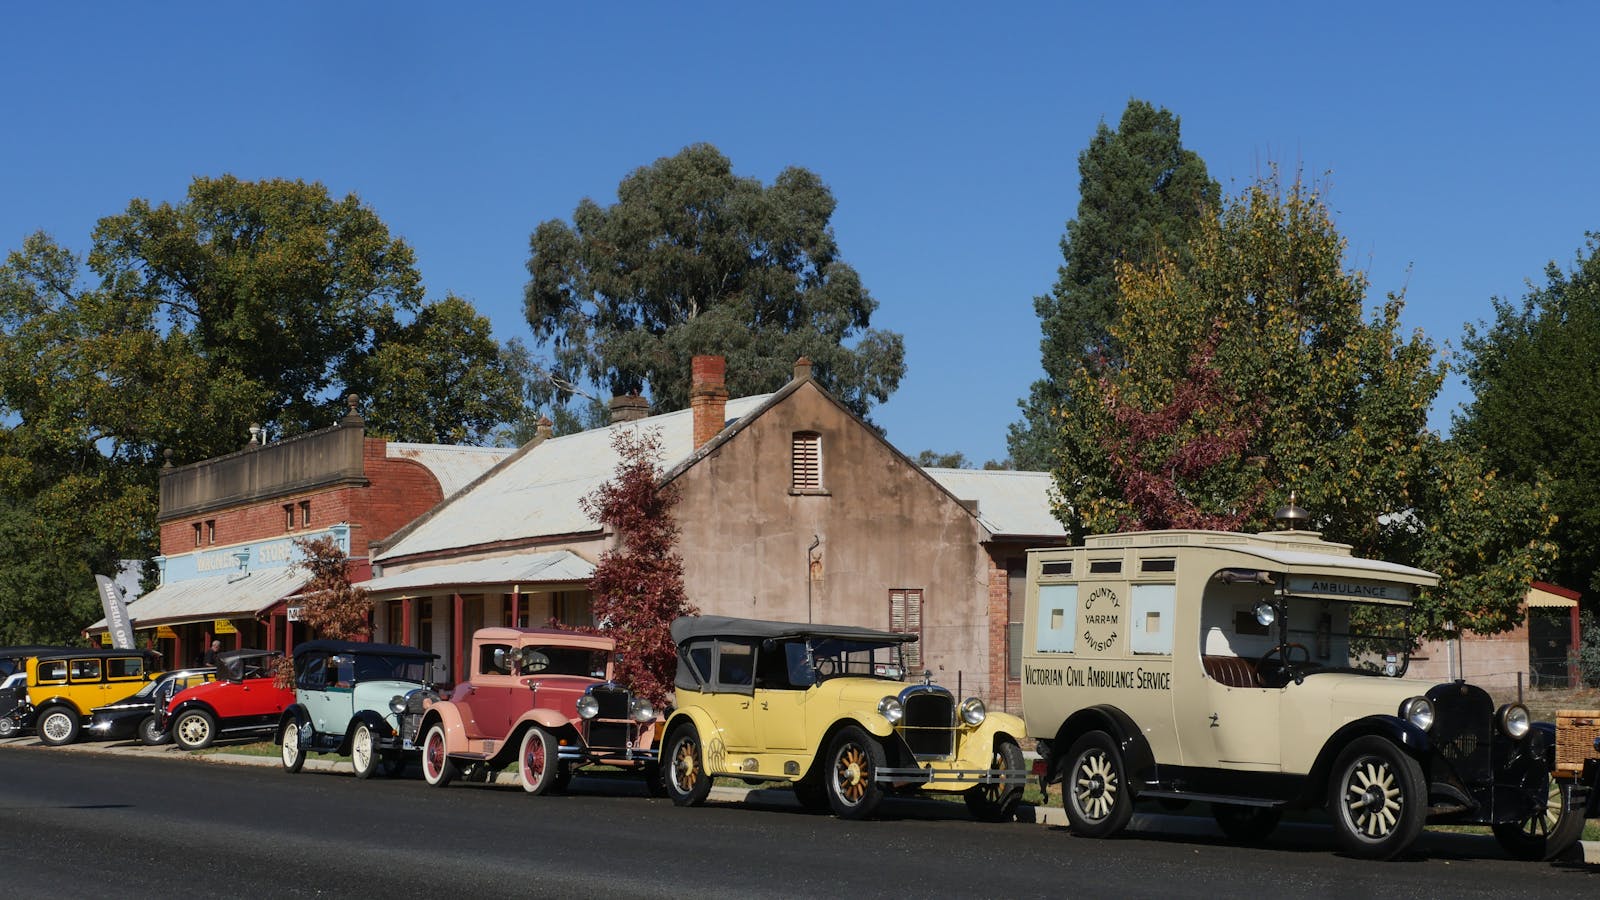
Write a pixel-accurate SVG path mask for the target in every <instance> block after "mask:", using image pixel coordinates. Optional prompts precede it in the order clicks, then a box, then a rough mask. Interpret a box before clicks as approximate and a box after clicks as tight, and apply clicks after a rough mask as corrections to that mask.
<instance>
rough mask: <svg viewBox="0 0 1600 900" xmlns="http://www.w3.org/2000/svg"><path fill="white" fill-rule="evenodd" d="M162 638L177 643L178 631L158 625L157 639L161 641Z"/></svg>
mask: <svg viewBox="0 0 1600 900" xmlns="http://www.w3.org/2000/svg"><path fill="white" fill-rule="evenodd" d="M162 638H165V639H166V640H169V641H175V640H177V639H178V633H177V632H176V631H173V630H172V629H171V628H168V627H167V626H165V625H157V626H156V639H157V640H160V639H162Z"/></svg>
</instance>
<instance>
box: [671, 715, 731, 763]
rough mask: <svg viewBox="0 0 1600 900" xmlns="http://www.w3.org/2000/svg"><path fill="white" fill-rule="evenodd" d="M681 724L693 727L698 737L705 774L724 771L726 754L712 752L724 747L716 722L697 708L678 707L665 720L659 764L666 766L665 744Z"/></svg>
mask: <svg viewBox="0 0 1600 900" xmlns="http://www.w3.org/2000/svg"><path fill="white" fill-rule="evenodd" d="M681 722H688V723H689V724H691V725H693V726H694V730H695V731H696V732H697V733H698V734H699V735H700V758H701V759H702V760H704V765H705V767H706V772H707V774H712V773H715V772H720V771H724V763H725V762H726V760H727V753H726V751H725V750H714V748H721V747H723V746H724V745H723V742H722V737H721V733H720V730H719V729H718V728H717V723H716V720H715V719H712V718H711V714H710V713H708V712H706V711H705V710H704V709H702V708H700V707H698V706H680V707H678V708H677V709H676V710H674V711H673V713H672V715H671V716H669V717H668V718H667V729H666V731H664V732H662V734H663V735H664V737H663V739H662V740H663V744H662V747H661V764H662V765H666V763H667V759H666V754H667V753H669V752H670V749H669V748H668V747H667V746H666V744H665V742H666V741H669V740H671V739H672V732H673V730H674V729H676V728H677V727H678V725H679V723H681Z"/></svg>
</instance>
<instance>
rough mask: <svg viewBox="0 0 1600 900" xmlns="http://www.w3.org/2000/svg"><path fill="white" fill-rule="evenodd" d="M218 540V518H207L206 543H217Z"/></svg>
mask: <svg viewBox="0 0 1600 900" xmlns="http://www.w3.org/2000/svg"><path fill="white" fill-rule="evenodd" d="M216 542H217V520H216V519H207V520H206V543H208V544H215V543H216Z"/></svg>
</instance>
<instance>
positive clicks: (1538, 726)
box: [1528, 722, 1556, 772]
mask: <svg viewBox="0 0 1600 900" xmlns="http://www.w3.org/2000/svg"><path fill="white" fill-rule="evenodd" d="M1535 736H1537V737H1541V738H1543V739H1544V747H1543V751H1544V752H1543V754H1542V755H1543V756H1544V764H1545V768H1547V769H1549V770H1550V771H1552V772H1554V771H1555V769H1556V726H1555V725H1554V724H1552V723H1550V722H1534V723H1533V726H1532V727H1531V728H1529V729H1528V737H1535Z"/></svg>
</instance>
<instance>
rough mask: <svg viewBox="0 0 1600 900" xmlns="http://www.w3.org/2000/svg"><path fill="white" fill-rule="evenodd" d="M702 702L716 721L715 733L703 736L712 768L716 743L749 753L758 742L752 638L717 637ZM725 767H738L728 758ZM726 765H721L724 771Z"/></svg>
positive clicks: (727, 748)
mask: <svg viewBox="0 0 1600 900" xmlns="http://www.w3.org/2000/svg"><path fill="white" fill-rule="evenodd" d="M706 687H707V693H705V694H704V695H702V697H701V701H700V702H701V705H702V706H703V707H705V709H706V711H707V712H709V713H711V715H712V718H714V719H715V720H716V722H717V734H716V735H714V736H712V735H708V736H706V739H705V740H706V759H707V763H708V765H709V766H710V767H711V768H713V769H719V768H723V766H722V765H719V764H718V762H717V760H718V756H719V754H718V745H720V746H721V749H722V750H723V751H725V752H726V753H729V754H732V753H749V752H751V751H753V750H755V749H756V748H758V747H759V746H760V740H759V739H758V738H757V737H756V734H755V717H754V713H753V711H752V706H753V701H754V694H755V641H753V640H743V639H735V638H718V639H717V641H716V652H715V655H714V656H713V658H712V680H711V683H710V684H708V685H707V686H706ZM726 767H727V769H732V768H737V767H738V761H737V760H728V761H727V763H726ZM727 769H724V771H726V770H727Z"/></svg>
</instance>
